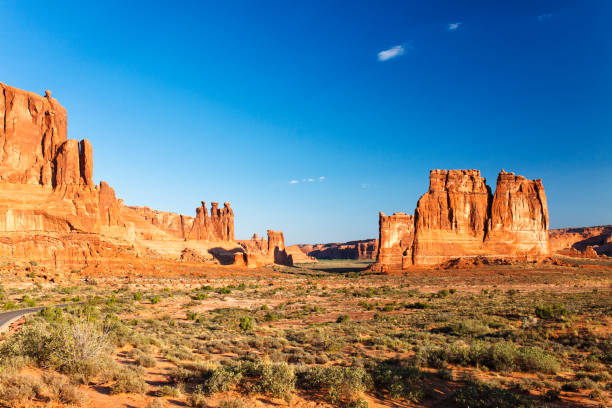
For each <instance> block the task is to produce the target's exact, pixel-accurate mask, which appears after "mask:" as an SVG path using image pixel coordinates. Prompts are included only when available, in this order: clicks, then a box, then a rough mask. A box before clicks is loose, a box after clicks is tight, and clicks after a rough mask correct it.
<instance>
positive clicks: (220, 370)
mask: <svg viewBox="0 0 612 408" xmlns="http://www.w3.org/2000/svg"><path fill="white" fill-rule="evenodd" d="M240 380H242V373H241V372H240V371H239V370H237V369H236V367H227V366H221V367H217V368H216V369H214V370H212V372H211V373H210V377H209V378H208V380H207V381H206V382H205V386H204V391H205V392H206V394H208V395H212V394H215V393H217V392H226V391H230V390H231V389H232V388H234V387H235V386H236V385H237V384H238V383H239V382H240Z"/></svg>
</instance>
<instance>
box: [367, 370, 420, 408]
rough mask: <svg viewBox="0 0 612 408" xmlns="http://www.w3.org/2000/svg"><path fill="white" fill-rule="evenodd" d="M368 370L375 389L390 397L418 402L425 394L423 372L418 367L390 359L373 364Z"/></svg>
mask: <svg viewBox="0 0 612 408" xmlns="http://www.w3.org/2000/svg"><path fill="white" fill-rule="evenodd" d="M370 372H371V375H372V379H373V382H374V386H375V387H376V389H377V390H378V391H382V392H384V393H386V394H388V395H389V396H390V397H391V398H406V399H408V400H410V401H413V402H419V401H421V400H422V399H423V398H424V396H425V391H426V386H425V384H424V383H423V372H422V371H421V370H420V369H419V368H418V367H415V366H406V365H402V364H400V362H398V361H395V360H390V361H387V362H382V363H379V364H377V365H375V366H374V367H372V368H371V369H370Z"/></svg>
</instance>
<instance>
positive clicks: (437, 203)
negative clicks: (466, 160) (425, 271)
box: [412, 170, 491, 265]
mask: <svg viewBox="0 0 612 408" xmlns="http://www.w3.org/2000/svg"><path fill="white" fill-rule="evenodd" d="M490 200H491V190H490V188H489V187H488V186H487V185H486V180H485V179H484V178H483V177H481V176H480V171H478V170H432V171H431V173H430V176H429V191H428V192H427V193H425V194H424V195H423V196H422V197H421V198H420V199H419V201H418V203H417V208H416V211H415V224H416V225H415V231H416V236H415V242H414V254H413V262H412V263H414V264H416V265H435V264H439V263H442V262H444V261H445V260H447V259H449V258H453V257H461V256H464V255H466V254H473V255H479V252H480V250H481V249H482V246H483V240H484V235H485V225H486V222H487V209H488V206H489V202H490Z"/></svg>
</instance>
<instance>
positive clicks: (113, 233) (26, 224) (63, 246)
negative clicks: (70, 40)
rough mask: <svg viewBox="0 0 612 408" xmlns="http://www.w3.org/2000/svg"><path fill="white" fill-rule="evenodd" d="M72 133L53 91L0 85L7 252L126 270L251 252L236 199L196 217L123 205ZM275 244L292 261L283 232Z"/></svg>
mask: <svg viewBox="0 0 612 408" xmlns="http://www.w3.org/2000/svg"><path fill="white" fill-rule="evenodd" d="M67 136H68V135H67V113H66V110H65V109H64V108H63V107H62V106H61V105H60V104H59V102H58V101H57V100H56V99H54V98H52V97H51V92H49V91H47V92H46V93H45V95H44V96H40V95H37V94H34V93H31V92H26V91H22V90H19V89H16V88H13V87H10V86H7V85H4V84H2V83H0V187H1V188H0V256H6V257H17V258H26V259H29V260H33V261H37V262H43V263H45V264H50V265H53V266H55V267H64V266H65V267H79V266H83V265H91V264H99V265H102V264H104V265H110V264H116V265H119V266H120V267H122V266H123V265H131V264H132V262H136V261H137V260H138V259H145V258H147V259H148V258H150V259H163V260H171V261H180V262H185V263H197V262H216V263H220V264H223V263H233V261H234V256H235V254H237V253H244V249H243V248H242V247H241V246H239V245H238V243H237V242H236V241H235V240H234V212H233V210H232V209H231V207H230V204H229V203H225V204H224V206H223V207H222V208H219V205H218V203H216V202H213V203H212V205H211V208H210V214H209V213H208V209H207V208H206V206H205V204H204V202H202V206H200V207H198V208H197V209H196V217H195V218H194V217H190V216H185V215H180V214H173V213H170V212H162V211H155V210H152V209H150V208H148V207H126V206H124V205H123V201H122V200H120V199H117V197H116V196H115V191H114V189H113V188H111V187H110V186H109V185H108V184H107V183H106V182H104V181H102V182H100V184H99V185H94V183H93V148H92V146H91V144H90V143H89V141H88V140H86V139H84V140H81V141H77V140H71V139H68V138H67ZM273 235H274V234H273ZM272 244H273V245H272V246H273V248H272V253H277V257H278V259H279V260H281V261H283V262H284V263H290V256H289V255H287V254H286V251H285V250H284V241H283V240H282V233H281V234H280V241H279V238H278V237H277V236H276V235H274V236H273V238H272ZM267 251H268V248H266V252H267ZM249 257H250V258H253V257H254V255H250V256H246V255H245V259H247V260H248V259H249ZM283 257H284V258H283ZM281 258H283V259H281ZM273 261H274V256H272V257H271V258H267V257H266V258H262V259H261V264H265V263H272V262H273ZM253 262H254V261H253ZM253 262H252V263H253Z"/></svg>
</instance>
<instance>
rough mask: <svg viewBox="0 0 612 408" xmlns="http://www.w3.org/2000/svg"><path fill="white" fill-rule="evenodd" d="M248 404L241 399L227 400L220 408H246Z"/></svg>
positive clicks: (220, 404)
mask: <svg viewBox="0 0 612 408" xmlns="http://www.w3.org/2000/svg"><path fill="white" fill-rule="evenodd" d="M246 406H247V405H246V403H245V402H244V401H243V400H241V399H239V398H232V399H226V400H223V401H221V402H220V403H219V408H246Z"/></svg>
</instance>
